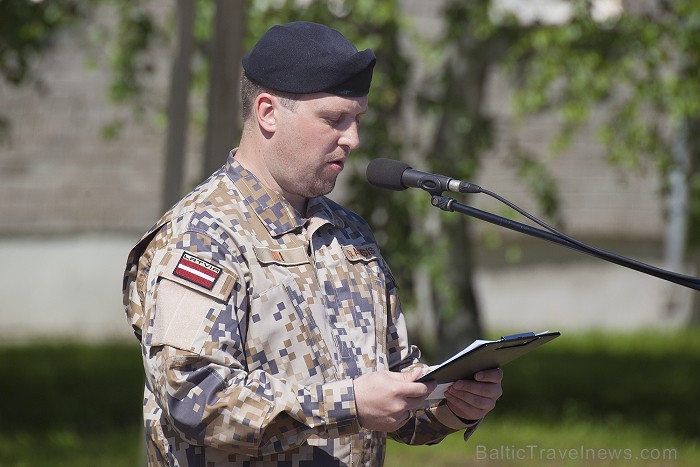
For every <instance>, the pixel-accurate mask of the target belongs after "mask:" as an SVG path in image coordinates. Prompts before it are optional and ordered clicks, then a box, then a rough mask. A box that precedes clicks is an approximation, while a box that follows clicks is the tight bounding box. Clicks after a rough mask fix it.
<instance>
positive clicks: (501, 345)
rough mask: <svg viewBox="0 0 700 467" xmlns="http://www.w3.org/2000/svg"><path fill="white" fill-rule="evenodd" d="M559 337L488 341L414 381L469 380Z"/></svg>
mask: <svg viewBox="0 0 700 467" xmlns="http://www.w3.org/2000/svg"><path fill="white" fill-rule="evenodd" d="M560 335H561V333H559V332H545V333H541V334H533V333H524V334H515V335H512V336H505V337H502V338H500V339H498V340H496V341H488V342H485V343H483V344H481V345H479V346H477V347H475V348H473V349H471V350H470V351H468V352H465V353H464V354H463V355H460V356H459V357H457V358H451V359H448V360H447V361H445V362H444V363H442V364H441V365H439V366H437V367H436V368H433V369H432V370H431V371H430V372H428V373H426V374H425V375H423V376H422V377H421V378H420V379H419V380H418V381H420V382H426V381H437V382H438V383H440V384H442V383H451V382H453V381H457V380H460V379H473V377H474V373H477V372H479V371H481V370H488V369H491V368H498V367H502V366H503V365H505V364H506V363H508V362H511V361H513V360H515V359H516V358H518V357H521V356H523V355H525V354H526V353H528V352H530V351H532V350H534V349H536V348H537V347H540V346H541V345H544V344H546V343H547V342H549V341H551V340H553V339H556V338H557V337H559V336H560Z"/></svg>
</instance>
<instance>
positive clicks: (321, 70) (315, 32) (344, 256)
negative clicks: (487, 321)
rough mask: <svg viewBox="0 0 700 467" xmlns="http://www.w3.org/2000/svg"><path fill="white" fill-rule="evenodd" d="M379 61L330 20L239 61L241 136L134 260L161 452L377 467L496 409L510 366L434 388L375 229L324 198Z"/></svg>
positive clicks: (131, 307)
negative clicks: (411, 339) (392, 454)
mask: <svg viewBox="0 0 700 467" xmlns="http://www.w3.org/2000/svg"><path fill="white" fill-rule="evenodd" d="M374 63H375V56H374V53H373V52H372V51H371V50H369V49H367V50H364V51H358V50H357V49H356V48H355V46H354V45H353V44H352V43H350V42H349V41H348V40H347V39H345V38H344V37H343V36H342V35H341V34H340V33H338V32H337V31H335V30H332V29H329V28H327V27H325V26H322V25H319V24H314V23H305V22H299V23H290V24H287V25H282V26H275V27H273V28H271V29H270V30H269V31H268V32H267V33H266V34H265V35H264V36H263V37H262V38H261V39H260V41H259V42H258V43H257V44H256V45H255V47H254V48H253V50H252V51H251V52H250V53H249V54H248V55H247V56H245V57H244V59H243V68H244V76H243V77H242V85H241V94H242V101H243V114H244V129H243V134H242V137H241V141H240V146H239V147H238V148H237V149H234V150H233V151H231V153H230V154H229V157H228V160H227V161H226V164H225V165H224V166H223V167H222V168H221V169H219V170H218V171H217V172H215V173H214V174H213V175H212V176H211V177H209V178H208V179H207V180H206V181H205V182H203V183H202V184H201V185H199V186H198V187H197V188H195V189H194V191H193V192H192V193H190V194H189V195H187V196H186V197H185V198H184V199H183V200H181V201H180V202H179V203H177V204H176V205H175V206H174V207H173V208H172V209H171V210H170V211H169V212H168V213H166V214H165V215H164V217H163V218H162V219H161V220H160V221H159V222H158V223H157V224H156V225H155V226H154V227H153V229H151V231H150V232H148V233H147V234H146V235H145V236H144V238H143V239H142V240H141V241H140V242H139V243H138V244H137V245H136V247H134V249H133V250H132V252H131V254H130V255H129V260H128V264H127V269H126V272H125V277H124V294H125V306H126V309H127V315H128V317H129V321H130V323H131V325H132V326H133V328H134V331H135V334H136V336H137V337H138V339H139V340H140V342H141V347H142V353H143V362H144V368H145V371H146V387H145V398H144V419H145V426H146V438H147V440H146V442H147V451H148V459H149V463H150V464H151V465H178V466H181V465H198V466H199V465H202V466H203V465H207V466H209V465H217V466H220V465H221V466H223V465H226V466H229V465H230V466H234V465H241V466H243V465H245V466H248V465H256V466H257V465H290V466H291V465H299V466H301V465H372V466H375V465H381V464H382V462H383V459H384V447H385V442H386V436H387V435H388V436H391V437H392V438H394V439H396V440H399V441H402V442H405V443H411V444H420V443H435V442H439V441H440V440H442V439H443V438H444V437H445V436H446V435H447V434H449V433H452V432H455V431H458V430H465V435H464V436H465V439H466V438H467V437H468V436H469V435H471V433H472V432H473V431H474V429H475V427H476V425H477V424H478V422H479V420H480V419H481V418H483V417H484V415H486V413H487V412H489V411H490V410H491V409H492V408H493V407H494V405H495V401H496V399H497V398H498V397H499V396H500V394H501V385H500V383H501V377H502V373H501V371H500V370H490V371H485V372H481V373H480V374H478V375H477V377H476V381H459V382H457V383H455V384H454V385H453V386H452V387H451V388H450V389H449V390H448V392H447V394H446V396H445V398H444V399H442V400H437V401H430V400H427V397H428V395H429V394H430V392H431V391H432V390H433V385H432V384H424V383H418V382H415V380H416V379H418V378H419V377H420V375H421V374H422V369H421V368H422V366H421V364H420V363H419V362H418V357H419V351H418V350H417V349H416V348H415V347H413V346H410V345H409V344H408V340H407V336H406V328H405V323H404V318H403V315H402V313H401V308H400V305H399V302H398V299H397V296H396V284H395V283H394V279H393V277H392V275H391V273H390V271H389V268H388V267H387V265H386V263H385V261H384V259H383V258H382V256H381V255H380V253H379V249H378V248H377V245H376V243H375V240H374V238H373V236H372V233H371V232H370V229H369V227H368V226H367V224H366V223H365V222H364V221H363V220H362V219H361V218H359V217H358V216H357V215H356V214H354V213H352V212H350V211H348V210H346V209H344V208H342V207H341V206H339V205H337V204H336V203H334V202H332V201H331V200H329V199H328V198H326V197H325V196H324V195H326V194H328V193H329V192H330V191H331V190H332V189H333V187H334V185H335V181H336V177H337V176H338V174H339V173H340V172H341V171H342V170H343V167H344V164H345V162H346V160H347V158H348V155H349V153H350V151H351V150H352V149H354V148H355V147H357V146H358V145H359V143H360V141H359V137H358V123H359V120H360V118H361V117H362V115H363V114H364V113H365V112H366V110H367V94H368V91H369V86H370V81H371V78H372V69H373V67H374Z"/></svg>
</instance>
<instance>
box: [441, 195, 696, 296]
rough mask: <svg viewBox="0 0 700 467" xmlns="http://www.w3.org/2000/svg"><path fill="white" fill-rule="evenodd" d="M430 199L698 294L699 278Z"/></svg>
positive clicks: (444, 200)
mask: <svg viewBox="0 0 700 467" xmlns="http://www.w3.org/2000/svg"><path fill="white" fill-rule="evenodd" d="M429 192H430V193H431V195H432V200H431V204H432V205H433V206H435V207H437V208H439V209H442V210H443V211H448V212H458V213H460V214H465V215H467V216H471V217H474V218H476V219H481V220H483V221H486V222H489V223H491V224H494V225H498V226H500V227H504V228H506V229H510V230H513V231H515V232H520V233H523V234H526V235H530V236H532V237H537V238H541V239H543V240H547V241H549V242H552V243H556V244H559V245H562V246H565V247H567V248H570V249H572V250H576V251H579V252H581V253H585V254H587V255H590V256H594V257H596V258H600V259H603V260H606V261H609V262H611V263H614V264H618V265H620V266H624V267H627V268H630V269H634V270H636V271H639V272H643V273H645V274H649V275H651V276H655V277H658V278H660V279H663V280H666V281H669V282H673V283H676V284H679V285H682V286H685V287H689V288H691V289H695V290H700V278H697V277H692V276H687V275H684V274H678V273H675V272H671V271H667V270H665V269H661V268H657V267H655V266H651V265H649V264H646V263H642V262H641V261H636V260H633V259H630V258H627V257H624V256H622V255H618V254H615V253H612V252H610V251H606V250H603V249H600V248H595V247H592V246H589V245H586V244H585V243H582V242H579V241H575V240H573V239H568V238H565V237H564V236H558V235H555V234H553V233H551V232H548V231H546V230H542V229H539V228H536V227H532V226H529V225H527V224H522V223H520V222H516V221H514V220H511V219H507V218H505V217H501V216H498V215H496V214H492V213H490V212H487V211H482V210H481V209H477V208H474V207H472V206H468V205H466V204H462V203H459V202H458V201H456V200H455V199H454V198H450V197H449V196H444V195H442V194H441V193H439V192H437V191H433V190H430V191H429Z"/></svg>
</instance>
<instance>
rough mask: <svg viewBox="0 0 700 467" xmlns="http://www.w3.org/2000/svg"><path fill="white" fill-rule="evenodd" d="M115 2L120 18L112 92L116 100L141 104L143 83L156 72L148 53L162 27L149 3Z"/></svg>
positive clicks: (112, 51)
mask: <svg viewBox="0 0 700 467" xmlns="http://www.w3.org/2000/svg"><path fill="white" fill-rule="evenodd" d="M114 4H115V8H116V10H117V17H118V19H119V20H118V23H117V29H116V33H115V39H114V40H115V46H114V47H113V48H112V50H111V53H110V55H111V62H112V63H111V65H112V70H113V77H112V83H111V85H110V89H109V94H110V97H111V98H112V99H114V100H115V101H116V102H132V103H135V104H138V103H139V100H140V99H141V98H142V97H143V92H144V84H143V83H144V82H145V81H146V80H147V79H148V78H149V77H150V76H151V74H152V72H153V71H154V69H153V66H152V64H151V62H150V59H149V58H148V57H146V55H145V53H146V52H147V51H148V48H149V46H150V44H151V43H152V41H153V40H154V38H155V36H156V34H157V32H158V29H157V27H156V22H155V20H154V18H153V17H152V14H151V13H150V12H149V11H148V10H147V9H146V4H145V2H140V1H139V0H128V1H120V2H114Z"/></svg>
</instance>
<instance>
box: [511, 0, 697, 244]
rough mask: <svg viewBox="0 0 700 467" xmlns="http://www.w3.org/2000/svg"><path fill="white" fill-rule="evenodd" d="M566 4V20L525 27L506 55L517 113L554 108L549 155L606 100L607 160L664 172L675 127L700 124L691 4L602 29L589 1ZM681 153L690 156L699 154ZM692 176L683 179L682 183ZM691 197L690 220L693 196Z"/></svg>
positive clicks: (671, 4) (674, 0)
mask: <svg viewBox="0 0 700 467" xmlns="http://www.w3.org/2000/svg"><path fill="white" fill-rule="evenodd" d="M573 3H574V4H575V5H576V9H575V12H576V13H575V14H574V16H573V17H572V18H571V20H570V21H568V22H566V23H565V24H562V25H557V26H536V27H532V28H530V29H529V30H528V31H527V32H526V33H525V34H523V35H522V37H521V38H520V39H519V40H518V41H517V43H516V44H515V45H514V47H513V48H512V53H511V56H510V62H509V63H510V66H511V71H512V72H513V74H514V75H516V76H518V77H519V79H520V90H519V92H518V94H517V99H516V103H517V107H518V109H519V110H520V111H521V112H523V113H531V112H538V111H542V110H547V109H556V111H557V112H558V114H559V116H560V122H561V127H560V131H559V133H558V135H557V136H556V138H555V139H554V141H553V144H552V150H553V151H554V152H558V151H562V150H564V149H565V148H566V147H567V146H568V145H569V144H570V143H571V140H572V138H574V137H575V135H576V133H577V132H578V130H579V129H580V128H581V126H582V125H583V124H584V123H586V122H588V120H589V117H590V112H591V110H592V109H593V108H594V107H595V106H597V105H599V104H601V103H605V104H606V105H607V106H608V107H607V108H608V109H609V111H608V115H609V118H607V119H606V121H605V122H604V123H603V124H602V125H601V128H600V135H601V138H602V141H603V142H604V143H605V145H606V147H607V151H608V158H609V160H610V161H611V162H612V163H613V164H615V165H616V166H619V167H621V168H622V169H624V170H625V171H630V170H635V169H640V168H642V167H647V166H651V167H655V168H656V169H657V170H658V171H659V172H660V173H661V174H662V175H665V174H667V173H668V171H669V170H670V169H671V168H673V167H674V164H675V163H676V162H674V159H673V158H672V156H671V154H672V146H673V145H674V144H676V143H677V141H678V138H679V130H680V129H681V128H682V127H683V126H684V125H686V124H687V123H688V122H693V121H696V120H698V119H699V118H700V81H698V79H697V77H698V76H700V53H699V52H698V51H699V50H700V3H698V2H697V1H694V0H668V1H663V2H657V3H656V4H655V5H656V6H655V8H653V9H648V11H641V12H625V13H623V14H622V15H621V16H619V17H615V18H611V19H609V20H607V21H604V22H601V21H596V20H594V19H593V17H592V15H591V14H590V12H589V10H588V7H589V6H590V3H589V2H586V1H580V0H577V1H574V2H573ZM690 149H691V152H692V153H693V154H691V157H692V158H697V157H698V152H700V148H699V147H697V146H695V147H691V148H690ZM694 165H697V164H694ZM697 170H698V169H697V168H696V167H695V168H693V169H692V171H693V172H692V173H689V174H688V177H689V179H690V180H691V185H692V184H693V180H694V179H695V178H696V175H695V172H696V171H697ZM693 190H694V191H693V194H691V196H690V199H691V200H693V207H692V208H691V209H692V212H694V213H697V212H700V208H698V207H695V206H694V204H697V203H698V201H697V200H698V199H699V198H700V197H699V196H698V195H700V192H698V191H695V188H693ZM691 223H692V224H694V225H695V226H696V227H695V230H698V229H697V226H698V225H699V224H700V217H698V216H697V214H693V215H692V217H691ZM696 236H697V235H696Z"/></svg>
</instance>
